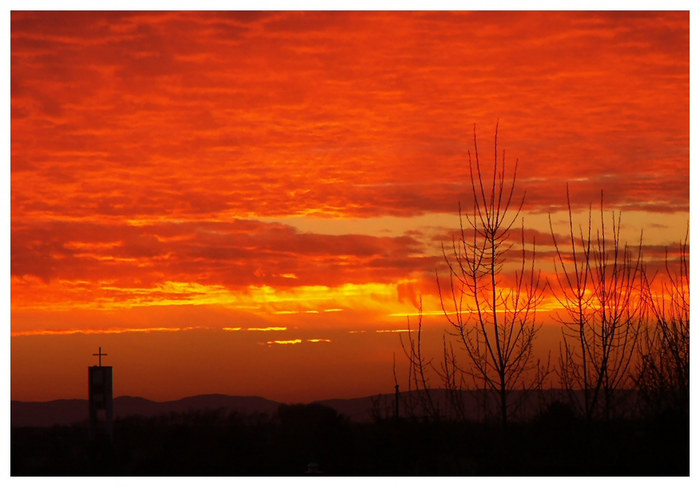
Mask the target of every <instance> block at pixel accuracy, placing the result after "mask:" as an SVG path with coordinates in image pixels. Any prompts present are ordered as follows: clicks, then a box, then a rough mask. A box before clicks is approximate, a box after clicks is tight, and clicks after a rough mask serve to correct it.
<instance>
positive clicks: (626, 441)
mask: <svg viewBox="0 0 700 487" xmlns="http://www.w3.org/2000/svg"><path fill="white" fill-rule="evenodd" d="M11 444H12V447H11V474H12V475H13V476H22V475H32V476H34V475H55V476H60V475H71V476H79V475H135V476H146V475H160V476H171V475H175V476H183V475H198V476H200V475H217V476H221V475H223V476H229V475H230V476H246V475H305V474H310V473H313V472H314V471H320V473H321V474H323V475H371V476H379V475H460V476H462V475H464V476H466V475H498V476H500V475H536V476H547V475H565V476H568V475H603V476H614V475H624V476H637V475H645V476H646V475H664V476H667V475H688V474H689V423H688V418H687V417H679V416H677V415H673V414H668V413H667V414H664V415H660V416H656V417H653V418H648V419H645V420H616V421H609V422H593V423H586V422H585V421H582V420H579V419H576V418H574V417H573V416H572V415H571V414H570V413H569V412H568V410H566V409H557V408H550V410H549V411H548V412H547V413H545V414H542V415H540V416H539V417H538V418H536V419H535V420H533V421H530V422H528V423H521V424H513V425H510V426H509V428H508V429H507V430H505V431H504V430H503V429H502V428H501V427H500V426H498V425H486V424H481V423H471V424H469V423H467V424H464V423H460V424H458V423H450V422H428V421H421V420H409V419H400V420H398V421H397V420H382V421H376V422H374V423H354V422H350V421H349V420H347V419H346V418H345V417H343V416H341V415H339V414H338V413H337V412H336V411H335V410H333V409H331V408H328V407H325V406H320V405H313V404H312V405H298V406H281V407H280V409H279V410H278V411H277V413H275V414H272V415H250V416H242V415H238V414H228V413H224V412H223V411H209V412H190V413H177V414H174V413H173V414H167V415H160V416H156V417H138V416H133V417H127V418H124V419H120V420H117V421H116V422H115V425H114V443H113V446H112V447H106V448H100V447H99V446H97V445H95V444H94V443H90V442H89V441H88V431H87V426H86V425H85V424H76V425H73V426H54V427H51V428H29V427H24V428H13V429H12V438H11ZM309 471H311V472H309ZM317 473H318V472H317Z"/></svg>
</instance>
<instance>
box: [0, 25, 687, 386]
mask: <svg viewBox="0 0 700 487" xmlns="http://www.w3.org/2000/svg"><path fill="white" fill-rule="evenodd" d="M11 63H12V64H11V77H12V98H11V99H12V135H11V137H12V147H11V151H12V166H11V177H12V195H11V202H12V210H11V211H12V223H11V226H12V251H11V252H12V256H11V259H12V333H13V336H15V337H16V339H17V340H22V343H21V345H17V346H22V347H25V346H26V347H28V348H27V349H26V351H27V356H29V355H30V352H31V351H32V349H31V347H29V346H28V345H26V343H28V341H30V340H36V343H37V346H39V345H38V344H42V345H41V347H49V348H50V347H57V346H58V345H56V344H57V343H58V341H59V340H79V339H80V340H83V339H97V338H98V337H103V336H104V335H105V334H110V333H111V335H113V338H114V339H115V340H116V339H119V340H122V341H119V342H114V343H120V344H126V343H132V344H136V343H141V342H139V340H141V341H143V340H147V339H148V340H151V339H157V337H161V338H160V339H165V338H162V337H165V336H166V334H161V333H145V332H146V331H154V332H157V331H162V330H177V331H185V330H187V331H188V333H190V332H192V333H195V332H202V333H204V330H209V331H211V330H217V333H218V331H222V330H223V331H229V332H234V331H235V332H246V333H245V334H242V333H225V336H226V337H227V340H234V339H237V337H242V336H248V332H250V333H253V334H254V333H257V331H262V330H267V331H270V332H273V333H276V332H275V331H274V330H277V329H279V330H282V329H283V332H284V333H287V334H286V335H285V336H283V337H279V338H277V337H274V338H269V335H265V336H266V337H268V338H265V339H264V340H263V339H262V338H259V339H257V341H256V342H252V341H251V344H255V346H256V347H257V346H258V345H259V344H260V343H263V344H265V345H269V347H267V346H265V347H264V348H265V349H266V350H267V349H268V348H269V353H302V352H303V353H307V354H310V355H313V356H314V357H317V358H318V357H320V356H321V355H318V354H325V353H330V352H327V351H326V349H333V350H336V351H337V350H341V349H342V350H346V351H348V355H347V357H352V356H353V354H351V353H350V350H351V348H343V347H350V345H349V344H348V343H350V342H348V338H347V337H348V336H358V337H359V336H374V337H375V338H376V336H378V335H377V334H376V333H370V334H362V333H357V334H348V333H346V332H347V331H348V330H351V331H357V332H360V331H364V330H379V331H384V330H389V331H396V330H400V329H404V328H405V324H406V320H405V317H406V316H407V315H412V314H413V315H414V314H415V312H416V307H417V305H418V301H419V296H422V297H423V309H424V310H425V314H426V316H427V317H430V318H431V320H432V321H431V323H432V324H436V326H437V324H438V323H439V315H440V314H441V312H442V311H441V307H440V302H439V299H438V297H437V291H436V285H435V270H436V269H438V270H440V269H441V267H440V266H442V265H443V264H442V262H443V261H442V256H441V251H440V245H441V242H448V241H449V239H450V235H451V234H452V232H454V230H455V229H456V228H457V225H458V220H457V218H456V217H451V216H450V218H448V217H447V215H451V214H454V213H455V211H456V208H457V202H458V201H460V200H461V201H462V202H466V201H468V189H469V187H468V185H467V184H466V183H467V181H468V180H467V166H466V163H465V161H466V158H465V157H466V151H467V150H468V149H469V148H470V145H471V143H472V142H471V137H472V130H473V124H477V126H478V133H479V138H480V147H479V150H480V154H481V155H482V157H484V158H485V159H489V160H490V158H491V157H493V153H492V152H493V151H492V147H493V139H492V137H493V130H494V127H495V123H496V120H499V119H500V132H499V141H500V143H501V144H502V145H501V147H505V148H506V149H507V151H508V152H507V159H508V160H509V161H515V159H516V158H517V159H519V161H520V162H519V164H520V166H519V171H520V172H519V181H520V184H521V188H522V189H523V190H527V203H526V206H525V213H524V216H525V217H526V223H525V224H526V226H527V231H528V232H529V233H528V236H535V237H537V239H538V252H539V255H540V258H541V262H542V264H541V266H542V267H543V270H544V272H545V274H546V273H547V272H551V258H552V252H553V248H552V246H551V239H550V238H549V237H548V232H549V229H548V224H547V220H546V216H545V214H546V213H547V212H554V214H555V219H554V220H555V223H556V222H559V223H561V217H562V215H563V213H562V212H561V210H563V209H564V208H565V202H566V200H565V184H566V182H567V181H568V182H570V183H571V191H572V197H573V203H574V209H575V210H576V211H579V210H585V209H587V208H588V204H589V203H591V202H593V203H594V204H595V203H596V202H597V201H598V199H599V194H600V190H601V189H602V190H604V191H605V195H606V202H607V205H608V206H609V207H610V208H616V209H622V210H624V211H625V212H626V213H625V214H626V215H631V216H630V218H629V219H628V220H627V221H628V222H630V223H631V224H632V227H634V229H635V231H636V230H637V229H638V228H641V227H644V228H645V239H648V242H647V243H648V248H647V249H646V251H647V252H646V255H649V256H651V257H652V259H657V260H659V259H661V258H663V255H664V254H663V246H664V245H667V244H669V243H671V242H672V241H676V240H678V239H680V238H682V236H683V234H684V230H685V226H684V225H685V221H687V217H688V197H689V184H688V173H689V16H688V13H687V12H647V13H638V12H605V13H596V12H547V13H524V12H496V13H494V12H459V13H452V12H414V13H409V12H403V13H400V12H331V13H328V12H325V13H324V12H264V13H256V12H223V13H222V12H200V13H186V12H177V13H176V12H155V13H150V12H133V13H128V12H88V13H84V12H83V13H81V12H62V13H61V12H13V13H12V61H11ZM577 215H578V216H579V217H580V216H581V214H580V213H578V214H577ZM559 223H556V224H557V225H559ZM561 228H562V229H561V230H560V228H559V226H557V231H561V232H566V231H567V229H566V227H561ZM546 307H547V308H548V309H553V308H554V307H555V303H554V302H553V300H551V299H549V298H548V301H546ZM412 319H413V318H412ZM335 329H342V330H344V333H343V334H342V335H341V336H335V335H333V336H329V335H326V334H324V333H323V332H324V331H326V330H335ZM110 330H111V331H110ZM255 330H257V331H255ZM299 331H307V332H309V333H310V334H309V335H299V334H298V332H299ZM312 331H313V333H312ZM317 331H318V333H316V332H317ZM212 333H213V332H212ZM295 333H297V334H295ZM78 335H80V338H78ZM184 335H186V334H167V336H171V337H172V338H171V339H172V340H184V339H183V338H182V336H184ZM380 335H381V336H383V337H386V338H387V340H390V339H391V335H392V334H391V333H386V334H380ZM129 336H131V337H132V338H131V339H130V340H132V341H131V342H129V339H128V337H129ZM198 336H199V335H198ZM202 336H205V335H202ZM207 336H208V335H207ZM216 336H219V335H216ZM137 337H140V338H137ZM154 337H156V338H154ZM177 337H179V338H177ZM394 338H396V336H395V335H394ZM13 340H14V339H13ZM51 340H55V341H53V342H52V341H51ZM211 340H214V339H211ZM241 340H243V339H242V338H241ZM251 340H252V339H251ZM295 340H300V341H295ZM81 343H83V342H81ZM183 343H184V342H183ZM207 343H209V345H207ZM379 343H382V344H383V345H382V347H383V348H381V347H380V348H381V350H379V349H377V350H376V357H382V358H377V359H376V360H377V361H376V362H374V363H375V367H379V365H377V364H380V363H381V367H384V366H386V365H387V363H388V364H389V367H391V363H390V362H391V356H392V353H393V352H395V351H399V353H400V346H399V345H398V341H397V340H394V341H393V342H391V343H393V345H392V346H389V345H388V344H389V341H380V342H379ZM92 344H93V342H90V345H91V346H92ZM198 344H199V346H202V347H205V348H206V347H207V346H213V345H212V344H211V343H210V342H207V341H206V340H202V341H200V342H198ZM285 344H286V345H294V346H289V347H282V346H277V345H285ZM14 346H15V342H13V347H14ZM251 346H252V345H251ZM312 346H313V348H311V347H312ZM392 347H393V348H392ZM174 349H175V348H174ZM72 350H77V348H72ZM282 350H300V351H299V352H288V351H287V352H282ZM80 353H82V352H80ZM203 353H206V351H204V352H203ZM373 353H374V352H373ZM314 354H316V355H314ZM22 356H24V355H22ZM170 358H172V357H170ZM167 359H168V358H164V359H163V360H167ZM18 360H19V359H18ZM250 360H251V361H252V362H255V361H256V360H257V359H256V358H255V357H254V356H251V357H250ZM308 360H309V361H313V360H316V359H311V358H309V359H308ZM387 361H388V362H387ZM252 362H251V363H252ZM255 363H257V362H255ZM309 363H310V362H309ZM258 365H259V364H258ZM26 367H28V366H27V365H26V363H25V362H21V363H19V362H18V363H15V362H14V358H13V394H15V392H16V391H17V394H20V395H21V394H24V393H25V392H26V389H23V384H25V383H30V382H31V381H33V380H34V379H32V377H33V376H32V374H31V373H29V372H26V370H29V369H27V368H26ZM261 367H262V368H261ZM258 368H259V370H263V369H264V367H263V366H262V365H259V367H258ZM30 369H31V368H30ZM31 370H34V372H32V373H38V372H37V371H38V370H39V369H31ZM357 370H358V372H357V374H359V376H362V377H364V379H362V380H365V381H366V382H367V383H368V384H369V383H370V382H371V380H372V379H371V377H372V376H373V375H376V369H370V368H367V369H363V368H362V367H359V368H357ZM382 370H383V369H382ZM361 371H364V372H361ZM389 371H390V369H389ZM261 374H262V372H261ZM362 374H365V375H362ZM263 375H265V374H263ZM268 375H269V374H268ZM359 376H358V377H359ZM193 380H194V379H193ZM270 380H272V379H270ZM361 382H362V381H361V380H360V379H358V384H359V383H361ZM271 384H272V382H270V387H272V385H271ZM134 387H136V386H134ZM358 387H360V386H358ZM368 387H369V386H368ZM360 389H361V388H360ZM183 390H184V389H183ZM358 390H359V389H358ZM202 392H215V391H202ZM258 392H260V391H258ZM263 392H264V391H263ZM368 392H371V390H368ZM164 394H165V393H164ZM173 394H174V395H177V394H176V393H175V392H173ZM165 395H167V394H165ZM290 397H291V396H290Z"/></svg>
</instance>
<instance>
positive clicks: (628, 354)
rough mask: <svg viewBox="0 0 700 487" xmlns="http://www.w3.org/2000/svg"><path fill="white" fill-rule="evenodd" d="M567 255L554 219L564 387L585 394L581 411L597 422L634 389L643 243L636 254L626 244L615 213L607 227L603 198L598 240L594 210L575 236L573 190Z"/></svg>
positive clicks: (636, 250)
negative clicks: (622, 392)
mask: <svg viewBox="0 0 700 487" xmlns="http://www.w3.org/2000/svg"><path fill="white" fill-rule="evenodd" d="M566 197H567V207H568V215H569V235H568V245H569V247H568V248H567V250H566V251H565V250H564V247H563V246H562V245H561V243H560V242H559V241H558V240H557V236H556V234H555V232H554V229H553V225H552V221H551V216H550V231H551V235H552V240H553V242H554V246H555V248H556V254H557V255H556V258H555V262H554V264H555V271H556V272H555V274H556V284H552V283H550V287H551V289H552V291H553V293H554V295H555V297H556V298H557V300H558V301H559V304H560V305H561V307H562V309H563V312H561V313H559V315H558V318H559V320H560V322H561V323H562V324H563V326H564V328H563V341H562V350H561V354H560V362H559V373H560V377H561V380H562V383H563V385H564V387H565V388H566V389H567V390H568V391H570V392H572V393H573V392H574V391H576V390H582V391H583V404H582V405H581V409H582V411H583V413H584V414H585V416H586V418H588V419H591V418H592V417H593V415H594V414H596V412H597V410H598V408H599V406H601V401H602V409H603V413H604V415H605V417H606V418H608V417H610V415H611V414H612V413H613V408H614V393H615V391H616V390H617V389H619V388H620V387H621V386H623V385H625V384H628V381H629V378H630V376H629V373H628V372H629V367H630V363H631V361H632V359H633V357H634V356H635V347H636V343H637V338H638V334H639V321H640V320H641V319H642V316H641V310H642V299H641V292H640V286H639V283H640V278H641V269H642V260H641V258H642V243H641V242H642V239H641V237H640V242H639V245H638V246H637V247H635V248H632V247H630V246H628V245H627V244H624V243H623V242H622V241H621V238H620V230H621V214H620V213H617V214H615V212H612V213H611V215H610V217H611V226H612V230H610V227H606V225H605V212H604V205H603V194H602V192H601V201H600V226H599V227H598V228H596V230H595V236H594V235H593V228H592V227H593V225H592V222H591V220H592V216H591V214H592V211H591V209H590V207H589V211H588V223H587V228H586V229H585V230H584V229H583V227H581V226H579V228H578V234H577V233H576V232H575V231H574V224H573V215H572V210H571V200H570V196H569V188H568V185H567V190H566Z"/></svg>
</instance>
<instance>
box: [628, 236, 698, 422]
mask: <svg viewBox="0 0 700 487" xmlns="http://www.w3.org/2000/svg"><path fill="white" fill-rule="evenodd" d="M674 260H675V262H673V261H672V260H671V259H670V258H669V256H668V250H667V252H666V258H665V268H664V273H663V274H662V275H661V276H658V277H659V279H655V277H657V276H649V275H648V273H647V272H646V271H645V272H644V273H643V277H644V284H645V291H646V304H647V307H648V310H649V315H650V323H649V325H648V326H647V328H646V329H645V330H644V333H643V340H642V341H641V347H640V349H641V357H642V358H641V362H640V364H639V367H638V370H637V373H636V377H635V380H636V383H637V386H638V388H639V390H640V392H642V394H644V395H645V397H646V399H647V404H650V405H652V407H653V408H654V409H656V410H657V411H658V410H663V409H673V410H675V411H682V412H685V413H687V412H688V409H689V392H690V383H689V377H690V273H689V272H688V271H689V269H688V234H687V233H686V236H685V239H684V240H683V241H681V242H680V245H679V246H678V254H677V258H676V259H674ZM674 264H675V265H674ZM655 281H661V282H655Z"/></svg>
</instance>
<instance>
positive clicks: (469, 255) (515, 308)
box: [437, 126, 542, 425]
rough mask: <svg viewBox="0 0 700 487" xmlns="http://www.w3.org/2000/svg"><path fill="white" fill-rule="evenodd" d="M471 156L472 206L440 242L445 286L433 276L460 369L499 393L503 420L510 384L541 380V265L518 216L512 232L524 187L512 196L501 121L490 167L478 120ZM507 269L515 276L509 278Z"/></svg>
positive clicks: (450, 365)
mask: <svg viewBox="0 0 700 487" xmlns="http://www.w3.org/2000/svg"><path fill="white" fill-rule="evenodd" d="M468 158H469V176H470V183H471V188H470V189H471V194H472V200H471V208H470V209H469V210H468V211H467V212H463V211H462V207H461V204H460V208H459V214H460V233H459V235H458V236H457V237H455V238H454V239H453V241H452V247H451V248H450V249H449V250H448V249H445V247H444V245H443V255H444V258H445V262H446V264H447V267H448V269H449V289H448V290H444V289H443V286H442V285H441V282H440V278H439V277H438V278H437V283H438V288H439V291H440V299H441V303H442V307H443V311H444V314H445V316H446V318H447V320H448V321H449V323H450V325H451V326H452V329H453V331H454V332H455V334H456V336H457V337H459V341H460V342H461V345H462V346H463V349H464V351H465V352H466V358H467V362H468V364H469V366H466V367H464V370H465V371H466V374H467V375H468V376H469V377H470V378H471V379H472V384H473V385H477V384H478V385H481V384H485V385H486V386H487V387H488V389H489V390H491V391H492V392H494V393H495V394H496V396H497V397H498V402H499V416H500V419H501V422H502V423H503V424H504V425H505V424H506V423H507V422H508V416H509V411H510V406H511V404H510V403H509V393H510V392H511V391H512V390H513V389H515V388H520V389H524V390H528V389H531V388H533V387H534V386H536V385H537V384H538V383H539V384H541V380H542V376H541V374H540V373H539V372H540V371H541V369H540V364H539V361H537V360H536V359H535V356H534V354H533V346H534V341H535V336H536V334H537V331H538V327H537V326H536V323H535V318H536V310H537V305H538V304H539V302H540V300H541V297H542V293H541V288H540V284H539V280H540V273H539V272H538V271H535V267H534V263H535V244H534V241H533V242H532V247H531V249H527V248H526V247H527V245H526V242H525V231H524V223H523V222H522V220H521V228H520V238H519V241H518V240H516V239H514V238H513V236H514V235H513V234H514V232H513V231H512V230H513V227H514V226H515V224H516V222H517V221H518V218H519V216H520V214H521V210H522V207H523V204H524V202H525V194H524V193H523V195H522V196H521V197H519V198H517V199H516V198H515V188H516V178H517V169H518V161H517V160H516V162H515V166H514V168H513V170H512V174H511V176H510V177H508V176H507V174H506V157H505V151H503V153H502V157H501V160H500V162H499V152H498V126H496V134H495V136H494V160H493V166H492V167H491V168H489V172H485V171H484V170H483V169H482V164H481V160H480V158H479V151H478V145H477V137H476V128H475V129H474V155H473V157H472V153H471V151H469V152H468ZM514 242H515V243H514ZM516 243H517V245H516ZM515 256H517V257H516V258H512V257H515ZM508 267H510V269H507V268H508ZM506 277H511V278H512V279H511V280H510V282H507V281H506ZM445 354H446V357H445V363H446V365H445V369H444V375H443V377H444V378H446V380H447V383H448V384H450V385H452V386H456V378H455V377H453V375H452V374H453V373H455V372H456V371H457V370H458V369H457V368H456V366H455V365H456V362H455V361H454V354H453V353H451V352H450V353H449V354H448V350H447V348H445ZM450 371H451V372H450Z"/></svg>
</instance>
